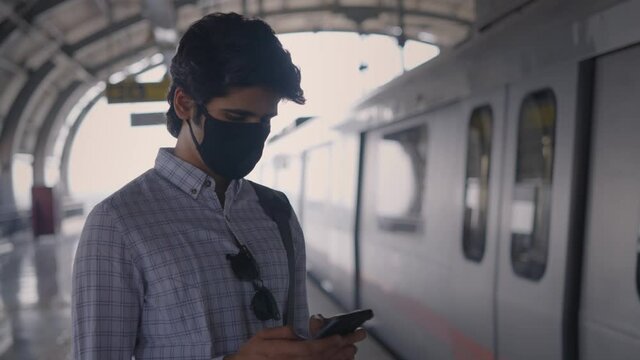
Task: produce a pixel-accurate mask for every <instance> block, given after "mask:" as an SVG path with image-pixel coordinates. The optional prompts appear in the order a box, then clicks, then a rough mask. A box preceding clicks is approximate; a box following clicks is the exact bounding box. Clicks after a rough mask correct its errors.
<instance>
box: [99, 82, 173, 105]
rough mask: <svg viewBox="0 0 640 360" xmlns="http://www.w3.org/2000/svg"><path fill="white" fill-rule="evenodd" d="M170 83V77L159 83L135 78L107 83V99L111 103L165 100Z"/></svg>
mask: <svg viewBox="0 0 640 360" xmlns="http://www.w3.org/2000/svg"><path fill="white" fill-rule="evenodd" d="M169 85H170V80H169V78H168V77H165V78H164V79H163V80H162V81H161V82H159V83H138V82H136V81H135V80H133V79H127V80H124V81H122V82H119V83H117V84H108V85H107V90H106V92H107V101H108V102H109V104H118V103H130V102H145V101H165V100H166V99H167V91H169Z"/></svg>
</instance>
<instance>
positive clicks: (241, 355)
mask: <svg viewBox="0 0 640 360" xmlns="http://www.w3.org/2000/svg"><path fill="white" fill-rule="evenodd" d="M170 71H171V77H172V86H171V89H170V91H169V95H168V101H169V105H170V109H169V111H168V113H167V127H168V130H169V132H170V133H171V134H172V135H173V136H175V137H177V139H178V140H177V144H176V147H175V149H161V150H160V151H159V153H158V157H157V159H156V165H155V167H154V168H153V169H151V170H149V171H147V172H146V173H145V174H143V175H142V176H140V177H139V178H137V179H135V180H134V181H133V182H131V183H130V184H128V185H126V186H125V187H124V188H123V189H121V190H119V191H118V192H116V193H115V194H113V195H112V196H110V197H109V198H108V199H106V200H105V201H103V202H102V203H100V204H99V205H97V206H96V207H95V208H94V210H93V211H92V212H91V214H90V215H89V217H88V219H87V222H86V225H85V228H84V230H83V232H82V236H81V239H80V243H79V245H78V250H77V253H76V260H75V264H74V275H73V299H72V302H73V331H74V336H73V339H74V344H73V348H74V355H75V358H76V359H83V360H86V359H131V357H132V356H135V358H136V360H145V359H212V358H215V359H232V360H245V359H246V360H253V359H256V360H257V359H336V360H339V359H352V358H353V357H354V355H355V352H356V350H357V349H356V347H355V345H354V343H356V342H358V341H361V340H362V339H364V337H365V336H366V334H365V332H364V331H363V330H359V331H356V332H355V333H353V334H350V335H347V336H333V337H329V338H326V339H321V340H303V339H302V337H304V336H305V335H308V334H307V333H308V332H309V328H311V331H310V332H311V333H313V332H314V331H317V329H318V328H319V327H320V326H321V325H322V320H321V317H320V318H312V319H309V315H308V306H307V299H306V289H305V279H306V274H305V252H304V239H303V235H302V230H301V229H300V225H299V224H298V221H297V219H296V217H295V215H293V213H292V212H291V214H292V216H291V217H290V218H289V219H288V220H287V221H288V224H287V225H288V228H289V229H290V231H291V238H292V242H293V256H292V257H291V259H293V261H292V263H293V262H295V282H294V285H295V286H294V288H295V294H294V295H295V301H293V304H295V310H294V311H292V314H289V313H288V311H287V305H288V301H287V296H288V289H289V267H288V266H289V262H288V253H287V250H286V249H285V248H286V246H285V245H283V239H282V238H281V235H280V231H279V227H278V226H277V224H276V222H274V220H272V219H271V217H270V216H269V215H270V214H267V213H266V212H265V209H264V208H263V206H262V205H263V204H261V202H260V201H259V198H258V195H257V193H256V190H255V188H254V186H253V185H252V183H249V182H248V181H246V180H243V177H244V176H246V175H247V174H248V173H249V172H250V171H251V170H252V169H253V167H254V166H255V165H256V163H257V162H258V160H259V159H260V156H261V155H262V149H263V146H264V142H265V140H266V138H267V135H268V134H269V128H270V126H269V121H270V119H271V118H272V117H274V116H275V115H276V114H277V108H278V103H279V102H280V100H282V99H289V100H292V101H295V102H297V103H304V96H303V92H302V89H300V72H299V70H298V68H296V67H295V66H294V65H293V64H292V62H291V57H290V55H289V53H288V52H287V51H285V50H284V49H283V48H282V45H281V44H280V42H279V41H278V39H277V38H276V37H275V35H274V33H273V30H271V28H270V27H269V26H268V25H267V24H265V23H264V22H262V21H260V20H249V19H246V18H243V17H242V16H240V15H237V14H212V15H208V16H205V17H204V18H202V19H201V20H199V21H197V22H196V23H194V24H193V25H192V26H191V27H190V28H189V29H188V30H187V32H186V33H185V34H184V36H183V38H182V39H181V41H180V45H179V47H178V51H177V53H176V55H175V57H174V58H173V60H172V63H171V69H170ZM267 191H273V190H269V189H267ZM291 317H293V319H294V322H295V323H294V324H291V326H283V324H284V323H283V319H284V318H291ZM294 329H296V330H294ZM299 335H300V336H299Z"/></svg>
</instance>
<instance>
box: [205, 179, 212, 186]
mask: <svg viewBox="0 0 640 360" xmlns="http://www.w3.org/2000/svg"><path fill="white" fill-rule="evenodd" d="M204 186H206V187H209V186H211V180H209V179H207V181H205V182H204Z"/></svg>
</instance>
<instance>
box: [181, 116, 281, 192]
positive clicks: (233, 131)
mask: <svg viewBox="0 0 640 360" xmlns="http://www.w3.org/2000/svg"><path fill="white" fill-rule="evenodd" d="M199 108H200V111H202V112H203V113H204V117H205V119H204V125H203V129H204V138H203V139H202V143H200V144H199V143H198V140H197V139H196V137H195V135H194V134H193V129H192V128H191V122H190V121H189V122H188V123H187V124H188V125H189V131H190V132H191V138H193V142H194V143H195V145H196V148H197V149H198V152H199V153H200V156H201V157H202V161H204V163H205V165H207V167H208V168H209V169H210V170H211V171H213V172H214V173H216V174H218V175H220V176H222V177H224V178H225V179H228V180H231V179H241V178H243V177H245V176H247V174H249V173H250V172H251V170H253V168H254V167H255V166H256V164H257V163H258V160H260V157H262V150H263V149H264V142H265V141H266V140H267V136H269V131H270V130H271V126H270V125H269V123H239V122H231V121H223V120H219V119H216V118H214V117H213V116H211V115H209V112H208V111H207V109H206V108H205V107H204V106H202V105H199Z"/></svg>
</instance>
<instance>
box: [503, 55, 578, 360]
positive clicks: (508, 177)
mask: <svg viewBox="0 0 640 360" xmlns="http://www.w3.org/2000/svg"><path fill="white" fill-rule="evenodd" d="M536 75H537V76H535V77H533V78H531V79H528V80H524V81H522V82H519V83H514V84H511V85H510V86H509V95H508V100H507V101H508V106H507V108H508V110H507V121H506V123H507V124H506V128H507V135H506V143H505V144H506V146H505V148H504V153H505V162H504V164H505V166H504V175H503V193H502V212H501V214H502V216H501V218H502V223H501V226H500V227H501V229H500V245H499V253H498V254H499V260H498V276H497V279H498V285H497V301H496V306H497V326H498V356H497V357H498V358H500V359H508V360H528V359H531V360H539V359H545V360H553V359H561V358H562V351H563V317H564V312H563V306H564V296H565V285H566V284H565V275H566V271H565V269H566V268H565V267H566V260H567V259H566V257H567V246H568V239H569V230H570V228H569V226H570V225H569V223H570V221H569V219H570V210H571V207H570V205H571V181H572V175H573V171H574V167H575V164H574V156H575V154H574V141H575V136H574V132H575V118H576V116H575V113H576V110H575V109H576V98H577V91H576V85H577V80H578V67H577V65H575V64H571V65H569V66H563V67H562V68H558V69H556V70H555V71H552V72H548V73H544V74H536Z"/></svg>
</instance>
